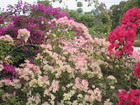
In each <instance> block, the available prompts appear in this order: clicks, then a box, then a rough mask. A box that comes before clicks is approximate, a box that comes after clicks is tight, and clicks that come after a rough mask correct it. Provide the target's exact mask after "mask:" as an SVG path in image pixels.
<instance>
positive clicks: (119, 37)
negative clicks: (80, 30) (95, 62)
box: [108, 8, 140, 105]
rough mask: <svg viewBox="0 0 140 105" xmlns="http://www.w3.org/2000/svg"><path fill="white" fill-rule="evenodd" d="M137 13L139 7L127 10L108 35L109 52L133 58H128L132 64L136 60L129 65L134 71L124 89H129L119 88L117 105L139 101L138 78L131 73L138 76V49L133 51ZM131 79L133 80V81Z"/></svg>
mask: <svg viewBox="0 0 140 105" xmlns="http://www.w3.org/2000/svg"><path fill="white" fill-rule="evenodd" d="M139 13H140V9H139V8H132V9H130V10H128V11H127V12H126V13H125V15H124V17H123V19H122V21H121V25H120V26H118V27H117V28H116V29H114V30H113V31H112V32H111V33H110V35H109V36H108V39H109V42H110V43H111V45H110V46H109V51H110V53H111V54H115V55H117V56H121V57H122V58H124V57H125V59H128V58H129V59H131V58H134V59H131V60H130V63H131V64H134V63H135V62H136V64H135V65H134V66H132V65H131V67H134V71H131V74H129V75H131V76H130V78H131V79H130V80H131V83H132V84H133V85H130V87H129V88H126V90H130V89H131V90H130V91H129V92H126V91H125V90H121V91H120V92H119V95H118V97H119V105H126V104H127V105H132V104H133V105H139V104H140V101H139V93H140V90H139V89H137V88H139V85H138V84H139V80H138V79H137V80H136V78H135V77H134V76H133V74H132V73H134V75H135V76H136V77H137V78H140V62H139V51H137V52H136V51H134V52H133V43H134V39H135V37H136V32H137V31H138V29H137V27H138V26H139V24H140V19H139V18H140V14H139ZM124 55H125V56H124ZM129 55H130V57H129ZM127 65H128V64H127ZM126 70H128V69H126ZM126 70H125V71H126ZM127 72H128V71H127ZM125 73H126V72H125ZM132 81H134V83H133V82H132ZM135 81H137V82H135ZM133 89H137V90H133Z"/></svg>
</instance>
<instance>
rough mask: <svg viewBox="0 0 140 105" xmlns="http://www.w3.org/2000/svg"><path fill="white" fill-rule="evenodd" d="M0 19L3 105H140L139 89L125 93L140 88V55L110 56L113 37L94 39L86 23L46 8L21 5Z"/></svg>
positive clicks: (12, 8)
mask: <svg viewBox="0 0 140 105" xmlns="http://www.w3.org/2000/svg"><path fill="white" fill-rule="evenodd" d="M128 13H129V12H128ZM128 13H127V14H128ZM127 14H126V15H127ZM0 21H1V23H0V102H1V103H0V104H1V105H3V104H4V105H12V104H14V105H25V104H26V105H33V104H34V105H59V104H62V105H80V104H81V105H90V104H91V105H113V104H116V103H119V105H125V103H126V102H128V100H130V103H135V104H136V103H137V105H139V102H138V100H139V97H137V95H139V90H131V91H130V92H126V91H125V90H127V91H129V90H130V89H137V88H139V82H140V81H139V79H137V78H136V77H138V78H139V60H140V59H139V58H140V56H139V52H133V53H131V54H132V55H131V56H128V55H123V54H121V56H115V55H110V53H109V51H108V47H109V46H112V45H114V43H113V42H114V41H112V40H113V39H112V40H111V39H109V41H110V42H111V45H110V43H109V42H108V41H106V40H105V39H99V38H94V39H93V38H92V37H91V35H90V34H89V32H88V28H87V27H86V26H85V25H84V24H82V23H78V22H76V21H74V19H73V18H70V17H69V16H68V14H67V13H66V12H63V11H61V10H60V9H59V8H52V7H50V6H44V5H43V4H37V5H30V4H27V3H22V1H20V2H19V3H18V4H16V5H15V6H13V7H9V10H8V11H6V12H3V13H1V15H0ZM123 22H124V20H123ZM113 32H114V31H113ZM113 32H112V34H111V35H112V36H111V35H110V36H111V37H113V38H116V37H117V35H116V34H113ZM110 36H109V38H110ZM117 38H119V37H117ZM114 40H116V39H114ZM118 41H119V40H118ZM118 47H119V46H118ZM130 47H132V46H130ZM110 51H111V50H110ZM135 62H138V63H136V64H135ZM134 64H135V65H134ZM134 66H135V69H134V70H135V71H133V68H134ZM133 72H134V73H133ZM134 74H135V75H136V76H135V75H134ZM120 89H125V90H120ZM118 90H120V91H119V94H118ZM117 94H118V96H117ZM129 96H131V97H129ZM118 97H119V99H118Z"/></svg>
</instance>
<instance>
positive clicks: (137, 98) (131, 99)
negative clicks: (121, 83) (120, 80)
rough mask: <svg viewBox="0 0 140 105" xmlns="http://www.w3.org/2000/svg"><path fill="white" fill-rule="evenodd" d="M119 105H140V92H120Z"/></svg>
mask: <svg viewBox="0 0 140 105" xmlns="http://www.w3.org/2000/svg"><path fill="white" fill-rule="evenodd" d="M118 97H119V105H140V90H139V89H137V90H130V91H129V92H126V91H125V90H120V91H119V94H118Z"/></svg>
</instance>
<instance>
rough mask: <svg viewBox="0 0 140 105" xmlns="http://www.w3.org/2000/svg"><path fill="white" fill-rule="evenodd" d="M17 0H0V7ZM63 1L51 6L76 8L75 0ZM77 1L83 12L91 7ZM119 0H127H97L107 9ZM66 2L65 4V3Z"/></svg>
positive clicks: (28, 0)
mask: <svg viewBox="0 0 140 105" xmlns="http://www.w3.org/2000/svg"><path fill="white" fill-rule="evenodd" d="M17 1H18V0H0V8H6V7H7V5H8V4H11V5H13V4H15V3H17ZM23 1H26V2H28V3H35V2H37V0H23ZM64 1H65V2H63V3H61V4H59V3H58V2H56V3H53V7H64V6H65V7H66V5H67V6H68V9H77V7H76V2H75V0H64ZM78 1H81V2H82V1H83V11H84V12H88V11H90V10H92V9H93V5H92V6H90V7H88V6H87V5H88V4H87V3H86V2H84V0H78ZM120 1H127V0H99V2H103V3H105V4H106V6H107V8H108V9H109V8H110V6H111V5H114V4H119V3H120ZM65 4H66V5H65Z"/></svg>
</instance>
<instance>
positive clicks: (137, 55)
mask: <svg viewBox="0 0 140 105" xmlns="http://www.w3.org/2000/svg"><path fill="white" fill-rule="evenodd" d="M130 58H133V59H134V61H135V62H140V50H137V51H133V53H132V55H130Z"/></svg>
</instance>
